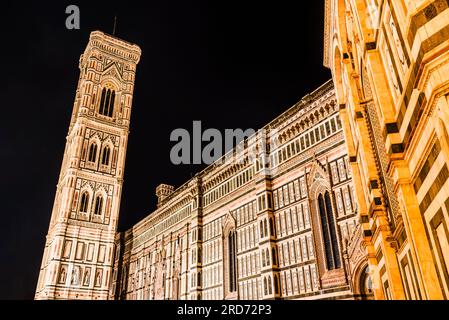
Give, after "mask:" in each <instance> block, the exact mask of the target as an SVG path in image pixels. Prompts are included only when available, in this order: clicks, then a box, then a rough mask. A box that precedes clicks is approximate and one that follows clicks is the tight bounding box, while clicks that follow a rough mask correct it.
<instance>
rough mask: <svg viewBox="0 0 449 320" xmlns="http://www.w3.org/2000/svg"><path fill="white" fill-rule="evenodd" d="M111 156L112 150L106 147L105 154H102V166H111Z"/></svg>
mask: <svg viewBox="0 0 449 320" xmlns="http://www.w3.org/2000/svg"><path fill="white" fill-rule="evenodd" d="M110 155H111V149H110V148H109V147H108V146H106V147H104V149H103V154H102V157H101V164H102V165H105V166H108V165H109V157H110Z"/></svg>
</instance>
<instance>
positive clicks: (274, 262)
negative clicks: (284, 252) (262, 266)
mask: <svg viewBox="0 0 449 320" xmlns="http://www.w3.org/2000/svg"><path fill="white" fill-rule="evenodd" d="M271 257H272V260H273V265H274V266H276V265H277V261H276V260H277V259H276V249H275V248H272V249H271Z"/></svg>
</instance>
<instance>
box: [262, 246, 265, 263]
mask: <svg viewBox="0 0 449 320" xmlns="http://www.w3.org/2000/svg"><path fill="white" fill-rule="evenodd" d="M262 267H265V250H262Z"/></svg>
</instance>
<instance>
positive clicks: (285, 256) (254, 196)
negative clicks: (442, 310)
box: [36, 31, 372, 300]
mask: <svg viewBox="0 0 449 320" xmlns="http://www.w3.org/2000/svg"><path fill="white" fill-rule="evenodd" d="M140 53H141V52H140V49H139V48H138V46H136V45H133V44H130V43H127V42H125V41H123V40H120V39H117V38H116V37H113V36H109V35H107V34H104V33H102V32H99V31H96V32H93V33H92V34H91V36H90V41H89V43H88V46H87V48H86V50H85V52H84V53H83V55H82V56H81V59H80V71H81V72H80V80H79V84H78V88H77V93H76V98H75V103H74V107H73V113H72V120H71V122H70V127H69V132H68V136H67V145H66V149H65V152H64V158H63V163H62V168H61V174H60V177H59V182H58V186H57V191H56V196H55V203H54V208H53V212H52V217H51V221H50V227H49V231H48V235H47V241H46V246H45V252H44V256H43V260H42V266H41V270H40V275H39V280H38V285H37V290H36V299H173V300H175V299H179V300H198V299H227V300H235V299H240V300H248V299H254V300H263V299H359V298H370V297H371V296H372V282H371V276H370V273H369V270H368V268H367V266H368V261H367V255H366V252H365V247H364V242H363V241H362V240H363V237H362V236H363V234H362V225H361V224H360V223H359V208H358V204H357V201H356V199H357V198H356V194H355V188H354V184H353V175H352V172H351V166H350V160H351V159H350V157H349V156H348V152H347V147H346V144H345V137H344V130H343V128H344V126H343V123H342V121H341V118H340V114H339V104H338V103H337V101H336V96H335V91H334V87H333V84H332V82H331V81H328V82H327V83H325V84H324V85H323V86H321V87H320V88H318V89H317V90H315V91H314V92H312V93H310V94H309V95H307V96H306V97H304V98H303V99H302V100H301V101H299V102H298V103H297V104H295V105H294V106H293V107H291V108H290V109H288V110H287V111H286V112H284V113H283V114H282V115H280V116H279V117H278V118H276V119H274V120H273V121H271V122H270V123H269V124H268V125H266V126H265V127H264V128H262V129H261V130H259V131H258V132H257V133H256V134H254V135H253V136H251V137H248V138H247V139H246V140H244V141H242V142H241V143H240V145H238V146H237V147H236V148H235V149H234V150H232V151H231V152H230V153H229V154H227V155H226V156H225V157H224V158H223V159H219V160H217V161H216V162H215V163H214V164H212V165H210V166H209V167H207V168H206V169H205V170H203V171H202V172H200V173H198V174H197V175H196V176H194V177H193V178H192V179H190V180H189V181H187V182H186V183H185V184H184V185H182V186H181V187H178V188H176V189H175V188H174V187H173V186H170V185H165V184H162V185H160V186H159V187H158V188H157V189H156V196H157V197H158V205H157V209H156V210H155V211H154V212H152V213H151V214H149V215H148V217H147V218H145V219H143V220H142V221H140V222H139V223H137V224H136V225H135V226H133V227H132V228H130V229H129V230H127V231H125V232H120V233H119V232H117V221H118V215H119V204H120V195H121V188H122V182H123V170H124V163H125V155H126V145H127V139H128V131H129V119H130V113H131V105H132V95H133V87H134V78H135V72H136V66H137V64H138V62H139V58H140Z"/></svg>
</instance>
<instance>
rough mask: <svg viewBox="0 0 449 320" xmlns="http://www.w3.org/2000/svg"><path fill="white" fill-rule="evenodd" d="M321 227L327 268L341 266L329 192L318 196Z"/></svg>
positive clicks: (331, 268)
mask: <svg viewBox="0 0 449 320" xmlns="http://www.w3.org/2000/svg"><path fill="white" fill-rule="evenodd" d="M318 206H319V210H320V220H321V228H322V232H323V241H324V251H325V255H326V265H327V269H328V270H333V269H338V268H340V267H341V258H340V252H339V249H338V240H337V231H336V226H335V219H334V214H333V212H332V203H331V198H330V195H329V192H328V191H326V193H325V194H324V196H323V194H320V195H319V196H318Z"/></svg>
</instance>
